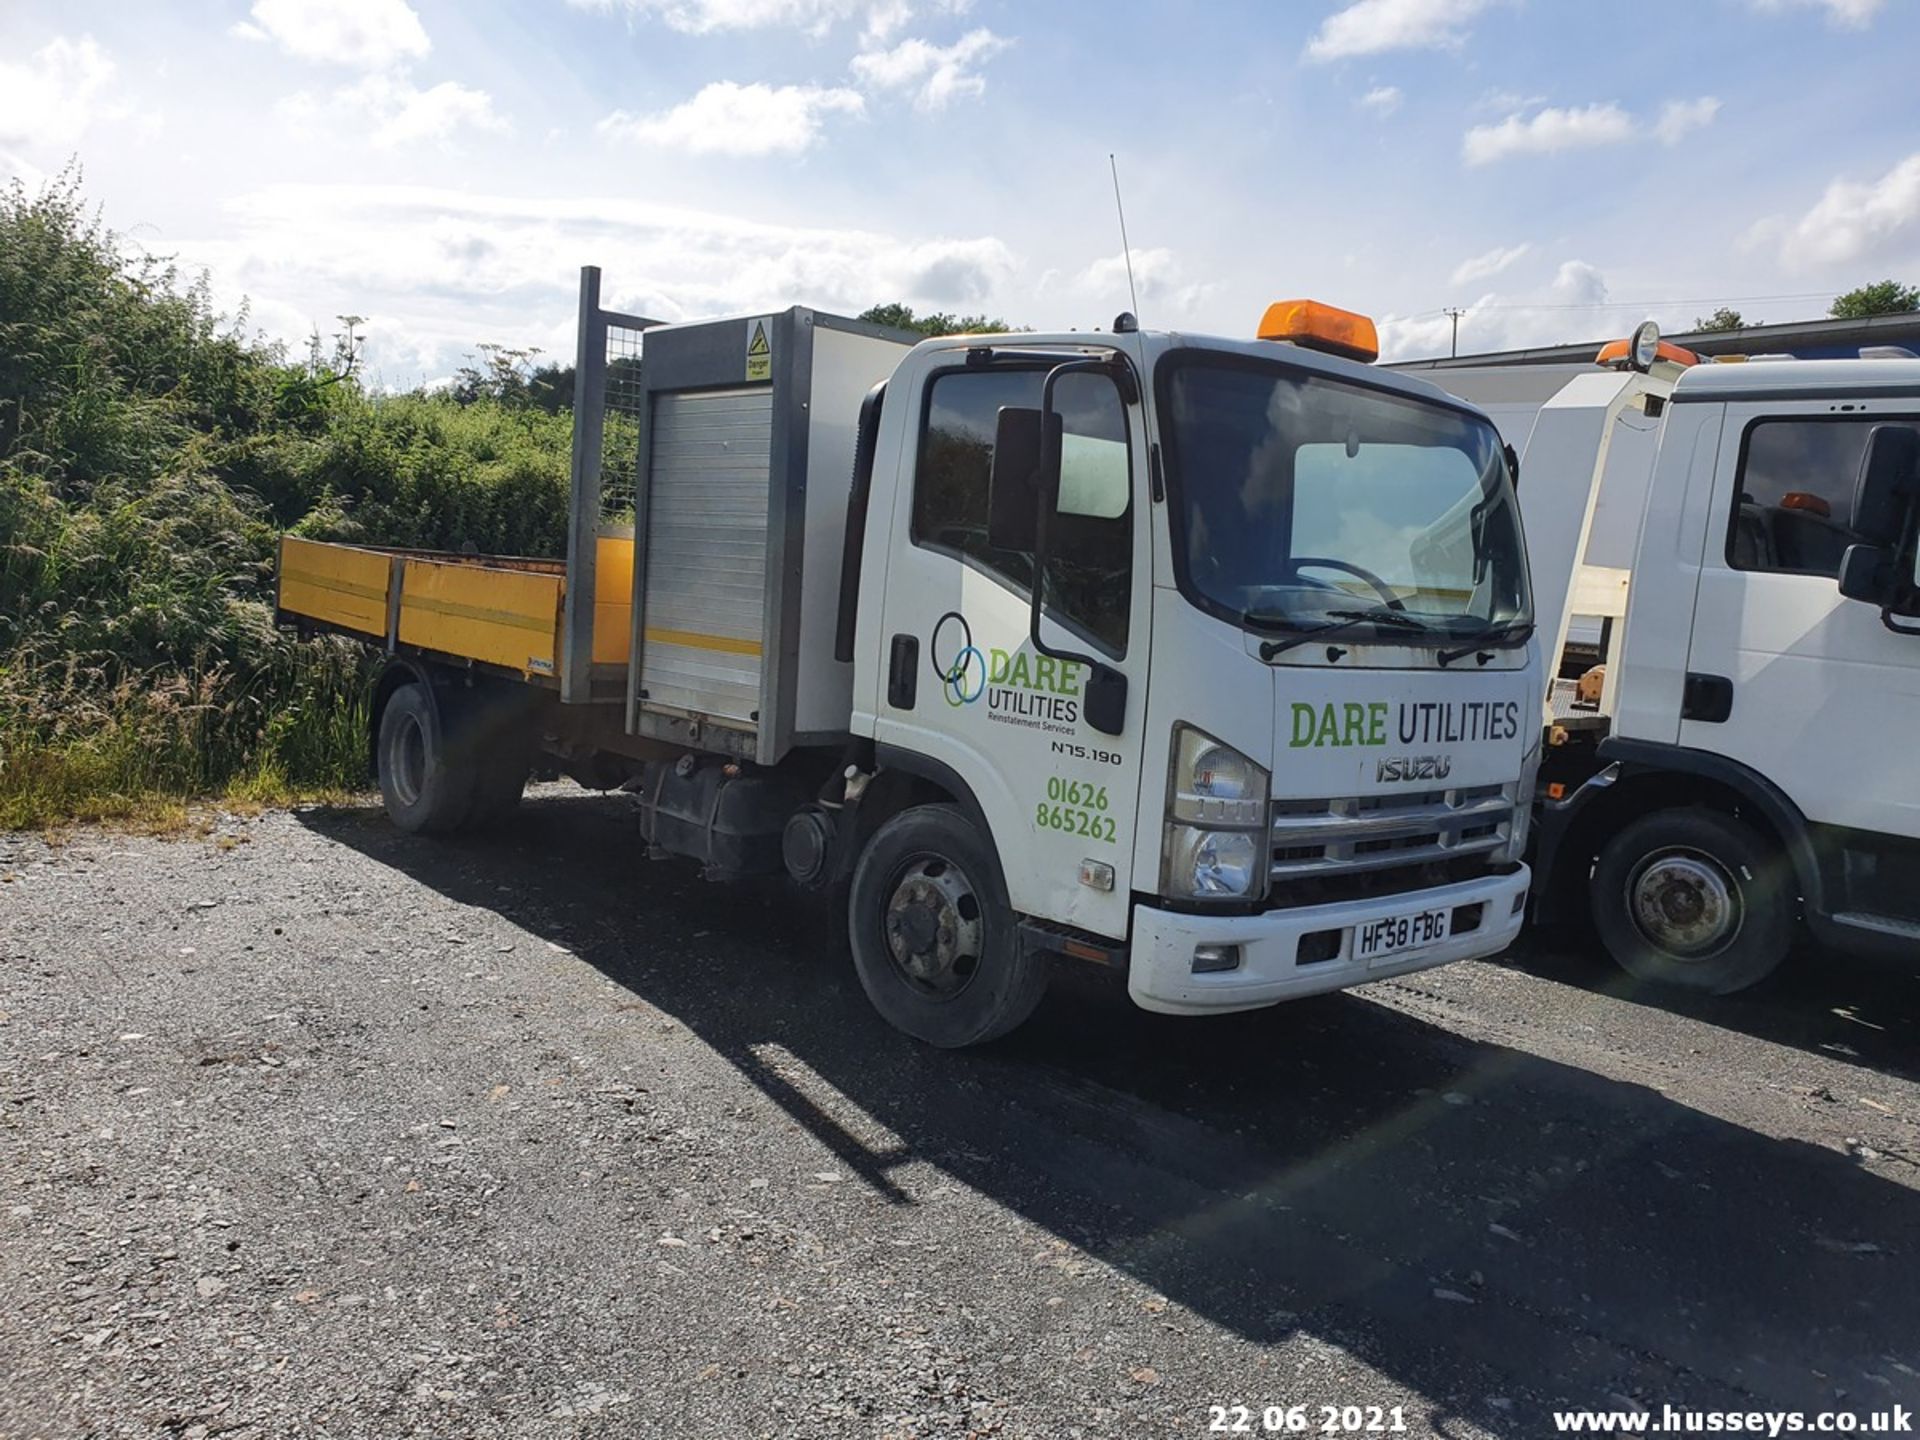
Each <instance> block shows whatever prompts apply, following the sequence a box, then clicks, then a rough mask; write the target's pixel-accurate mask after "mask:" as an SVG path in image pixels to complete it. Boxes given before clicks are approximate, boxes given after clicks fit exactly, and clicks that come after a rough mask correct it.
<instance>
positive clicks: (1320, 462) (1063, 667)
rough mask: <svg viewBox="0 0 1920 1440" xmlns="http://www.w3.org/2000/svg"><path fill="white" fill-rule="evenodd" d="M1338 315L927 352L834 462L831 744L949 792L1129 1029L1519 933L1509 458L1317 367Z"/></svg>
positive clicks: (1475, 432) (928, 348)
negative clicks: (868, 464) (853, 464)
mask: <svg viewBox="0 0 1920 1440" xmlns="http://www.w3.org/2000/svg"><path fill="white" fill-rule="evenodd" d="M1338 325H1339V320H1338V312H1332V314H1331V316H1330V315H1329V313H1328V312H1326V311H1325V310H1324V307H1306V306H1296V307H1292V308H1288V307H1280V306H1276V307H1274V308H1273V310H1272V311H1270V312H1269V315H1268V317H1267V320H1266V322H1264V323H1263V326H1262V331H1263V333H1264V334H1266V335H1269V336H1271V337H1273V338H1269V339H1252V340H1245V341H1233V340H1223V339H1220V338H1216V337H1207V338H1197V337H1186V336H1182V335H1178V334H1147V333H1142V332H1139V331H1137V330H1135V329H1133V328H1132V327H1131V325H1130V324H1129V323H1127V321H1126V319H1125V318H1124V317H1123V320H1122V322H1121V324H1120V325H1118V326H1116V328H1115V330H1114V331H1113V332H1111V333H1102V334H1091V335H1090V334H1087V333H1085V332H1078V333H1069V334H1061V335H1025V334H1022V335H1014V336H993V337H971V338H967V337H959V338H953V339H946V340H937V341H932V342H928V343H927V344H924V345H921V346H920V347H918V348H917V349H916V350H915V351H914V352H913V353H912V354H911V355H910V356H908V357H907V358H906V359H905V360H904V361H902V362H901V364H900V365H899V367H898V368H897V369H896V371H895V372H894V374H893V376H892V377H891V378H890V379H889V380H888V382H887V384H886V387H885V391H884V398H883V399H882V400H881V401H880V402H879V405H878V409H879V411H880V414H879V418H878V421H877V425H876V428H875V431H874V444H873V455H874V464H873V469H872V479H871V493H870V495H869V496H866V497H864V498H863V497H861V496H860V489H861V486H862V483H863V481H862V478H861V477H856V482H855V484H856V508H860V507H862V506H864V509H865V514H866V519H865V529H864V534H863V537H862V544H861V547H860V553H859V554H855V555H851V556H850V559H849V565H850V566H852V567H855V568H857V570H858V576H859V580H858V590H857V593H858V607H857V614H858V619H857V625H856V627H855V638H856V644H855V645H854V647H853V651H852V653H853V654H854V655H856V656H857V657H859V660H860V661H861V662H862V663H860V664H857V665H856V670H855V682H854V693H853V715H852V720H851V729H852V731H853V733H854V734H855V735H856V736H861V737H869V736H870V737H871V739H872V741H873V743H874V750H873V763H874V765H875V766H876V767H878V768H880V769H883V770H885V769H893V770H899V771H906V772H912V773H916V774H919V775H921V776H923V777H925V778H926V780H928V781H929V782H930V783H932V784H934V785H936V786H938V787H940V789H941V790H942V791H944V792H946V793H949V794H952V795H954V796H955V797H956V798H957V799H958V800H959V801H960V803H961V808H962V811H963V813H964V814H966V815H967V816H970V817H972V819H973V822H974V824H975V826H976V828H977V829H978V830H979V832H980V833H981V835H982V836H983V837H991V840H992V843H993V845H994V848H995V849H996V850H997V852H998V861H997V863H998V868H999V869H1000V870H1001V871H1002V873H1003V875H1004V884H1005V898H1006V902H1007V904H1008V905H1009V906H1010V908H1011V910H1012V911H1013V912H1014V913H1015V914H1017V915H1018V916H1021V917H1023V923H1027V925H1028V929H1029V933H1030V934H1033V935H1037V936H1039V937H1040V938H1041V939H1042V941H1043V942H1046V943H1055V944H1056V945H1057V946H1058V947H1061V948H1067V949H1068V953H1074V947H1075V946H1077V947H1078V948H1079V949H1080V950H1082V951H1089V952H1103V953H1105V954H1107V955H1110V956H1111V957H1112V958H1113V961H1114V963H1116V964H1120V965H1123V966H1124V968H1125V970H1126V975H1127V984H1128V989H1129V992H1130V993H1131V995H1132V997H1133V999H1134V1000H1135V1001H1136V1002H1137V1003H1138V1004H1140V1005H1142V1006H1144V1007H1146V1008H1149V1009H1154V1010H1161V1011H1169V1012H1176V1013H1201V1012H1209V1011H1224V1010H1233V1009H1245V1008H1251V1007H1255V1006H1261V1005H1269V1004H1273V1003H1275V1002H1278V1001H1281V1000H1284V999H1288V998H1291V997H1293V996H1297V995H1303V994H1309V993H1315V992H1319V991H1325V990H1330V989H1335V988H1339V987H1341V986H1345V985H1350V984H1355V983H1359V982H1360V981H1362V980H1366V979H1373V978H1378V977H1381V976H1385V975H1391V974H1397V973H1403V972H1405V971H1408V970H1414V969H1419V968H1423V967H1426V966H1430V965H1435V964H1441V963H1444V962H1446V961H1449V960H1455V959H1462V958H1470V957H1476V956H1484V955H1487V954H1491V953H1495V952H1497V951H1498V950H1500V949H1502V948H1503V947H1504V946H1506V945H1507V944H1508V943H1509V942H1510V941H1511V939H1512V938H1513V936H1514V934H1515V932H1516V930H1517V928H1518V927H1519V925H1520V923H1521V915H1522V909H1523V902H1524V898H1525V895H1526V891H1527V886H1528V872H1527V870H1526V868H1525V867H1524V865H1522V863H1521V861H1520V851H1521V848H1522V847H1523V846H1524V844H1525V838H1526V826H1527V811H1528V792H1529V788H1530V766H1531V765H1532V763H1533V761H1534V757H1535V756H1536V755H1537V745H1538V737H1539V727H1538V725H1537V724H1535V723H1533V706H1534V701H1533V697H1534V696H1535V695H1537V693H1538V690H1539V684H1540V679H1539V673H1538V661H1537V657H1536V652H1535V650H1534V648H1533V644H1532V640H1531V609H1530V592H1529V583H1528V577H1527V571H1526V561H1525V552H1524V545H1523V543H1522V541H1521V537H1520V531H1519V527H1518V524H1517V517H1516V515H1515V513H1514V507H1513V499H1512V491H1511V488H1510V476H1509V474H1508V470H1507V464H1506V460H1505V457H1504V455H1503V452H1502V447H1501V445H1500V443H1499V440H1498V437H1497V435H1496V433H1495V432H1494V430H1493V427H1492V426H1491V425H1490V424H1489V423H1488V422H1487V420H1486V419H1485V418H1484V417H1483V416H1481V415H1480V414H1478V413H1477V412H1475V411H1473V410H1472V409H1471V408H1469V407H1466V406H1463V405H1461V404H1459V403H1458V402H1456V401H1453V400H1451V399H1450V398H1449V397H1447V396H1445V395H1444V394H1442V393H1441V392H1439V391H1437V390H1436V389H1434V388H1433V387H1431V386H1429V385H1426V384H1424V383H1422V382H1419V381H1413V380H1407V379H1403V378H1401V377H1398V376H1394V375H1391V374H1389V373H1385V372H1382V371H1380V370H1377V369H1375V368H1373V367H1371V366H1370V365H1367V364H1364V363H1361V361H1360V360H1359V359H1356V358H1354V356H1353V354H1352V353H1349V354H1346V355H1342V354H1340V353H1329V351H1333V352H1338V351H1339V350H1341V349H1343V348H1344V349H1350V352H1351V351H1359V352H1361V353H1365V351H1366V350H1367V349H1368V348H1369V345H1368V342H1367V341H1365V340H1362V341H1361V342H1360V344H1359V345H1355V346H1349V344H1348V340H1347V335H1348V332H1346V331H1344V330H1341V329H1339V328H1338ZM1369 328H1370V327H1369ZM1036 554H1040V555H1041V556H1042V560H1041V561H1040V579H1039V582H1038V585H1037V587H1036V568H1035V567H1036V562H1035V558H1034V557H1035V555H1036ZM1036 589H1037V591H1038V593H1037V594H1036ZM868 660H872V661H875V662H877V663H872V664H866V663H865V662H867V661H868ZM863 868H864V862H863ZM903 873H904V875H905V877H906V878H905V879H903V880H901V881H896V882H890V883H891V885H892V887H893V890H905V891H908V892H914V893H924V892H925V890H926V889H927V887H926V886H924V885H919V884H918V879H917V875H916V872H914V871H913V869H912V867H911V866H909V867H908V869H907V870H906V871H905V872H903ZM880 888H882V889H887V888H888V887H887V886H881V887H880ZM890 893H891V891H890ZM853 898H854V915H853V919H854V924H855V933H854V944H855V949H856V955H858V953H859V947H860V945H861V943H862V937H861V932H860V929H859V927H860V925H861V924H862V923H867V924H869V925H870V926H872V927H873V929H872V931H871V932H870V934H869V937H868V943H869V944H870V945H872V946H873V947H874V948H875V949H878V948H879V944H880V943H882V942H891V940H892V934H891V931H887V930H885V926H886V925H888V924H891V921H892V913H893V912H892V910H891V909H888V908H887V907H888V906H889V905H891V904H892V903H893V902H892V901H891V900H883V899H882V898H881V897H879V896H877V895H874V896H869V895H865V894H863V893H862V887H861V885H860V883H859V880H858V878H857V877H856V881H855V885H854V897H853ZM876 907H878V908H879V909H880V910H881V911H882V912H883V914H884V916H885V920H884V922H879V923H876V922H875V921H874V920H873V918H872V917H871V916H870V915H868V916H864V917H863V910H866V911H871V910H874V909H875V908H876ZM955 907H958V908H955ZM935 908H936V910H937V912H938V913H937V915H936V916H935V917H934V918H935V921H936V922H937V923H933V924H931V925H930V926H929V925H923V926H922V927H921V928H922V929H928V928H931V929H933V930H937V931H939V932H940V933H945V931H946V930H949V929H951V930H962V929H964V920H965V913H966V912H965V907H964V906H960V903H959V901H958V900H957V899H953V900H948V899H946V898H942V900H941V903H940V904H939V905H937V906H936V907H935ZM882 932H884V933H882ZM871 988H872V987H871V986H870V990H871ZM876 998H878V997H876Z"/></svg>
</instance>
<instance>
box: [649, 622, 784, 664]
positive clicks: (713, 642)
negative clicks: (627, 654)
mask: <svg viewBox="0 0 1920 1440" xmlns="http://www.w3.org/2000/svg"><path fill="white" fill-rule="evenodd" d="M647 639H648V640H650V641H652V642H653V643H654V644H656V645H684V646H685V647H686V648H687V649H689V650H717V651H719V652H720V653H721V654H723V655H753V656H758V655H759V654H760V642H759V641H758V640H736V639H734V638H733V637H732V636H731V635H700V634H696V633H695V632H694V631H692V630H656V629H655V628H654V627H653V626H651V625H649V626H648V627H647Z"/></svg>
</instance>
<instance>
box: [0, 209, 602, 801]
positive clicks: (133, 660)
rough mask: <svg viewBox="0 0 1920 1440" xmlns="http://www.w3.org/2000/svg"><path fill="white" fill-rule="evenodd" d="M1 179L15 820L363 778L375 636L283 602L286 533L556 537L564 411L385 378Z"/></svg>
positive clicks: (85, 215)
mask: <svg viewBox="0 0 1920 1440" xmlns="http://www.w3.org/2000/svg"><path fill="white" fill-rule="evenodd" d="M351 359H352V357H351V352H350V351H349V352H347V353H346V354H345V356H344V361H345V363H343V364H337V365H336V366H335V367H333V368H330V369H325V370H322V369H321V368H319V367H317V366H307V365H295V364H290V363H289V362H288V360H287V358H286V356H285V355H284V353H282V351H281V350H280V349H279V347H277V346H272V345H268V344H266V343H264V342H263V341H261V340H260V339H259V338H258V337H249V336H248V335H246V333H245V319H244V316H243V317H241V319H240V320H239V321H238V322H236V323H234V324H231V325H229V324H226V323H225V322H224V321H223V320H222V318H221V317H220V316H219V315H217V314H216V313H215V311H214V309H213V306H212V302H211V298H210V292H209V288H208V286H207V284H206V282H205V281H204V280H201V281H199V282H197V283H183V282H182V280H181V278H180V276H179V275H178V274H177V273H176V271H175V270H174V269H173V268H172V267H171V266H170V265H168V264H167V263H165V262H164V261H160V260H155V259H152V258H150V257H145V256H129V255H128V254H127V253H126V252H125V251H124V250H123V249H122V247H121V245H120V244H119V242H118V241H117V239H116V238H115V237H114V236H113V235H112V234H111V233H110V232H108V231H107V230H105V229H104V228H103V227H102V226H101V224H100V223H99V220H98V219H97V217H95V216H93V215H91V214H90V213H89V212H88V210H87V208H86V206H85V204H84V203H83V201H82V199H81V196H80V189H79V181H78V176H77V174H75V173H72V172H69V173H68V174H66V175H63V176H62V177H61V178H60V179H59V180H58V181H56V182H54V183H53V184H51V185H50V186H48V187H47V188H46V189H45V190H43V191H42V192H40V193H39V194H36V195H29V194H28V193H27V192H26V190H25V189H24V187H22V186H21V185H19V184H18V183H17V182H16V183H15V184H14V186H13V187H12V188H11V189H10V190H9V191H7V192H5V193H4V194H0V827H17V826H22V825H40V824H46V823H52V822H56V821H58V820H61V819H63V818H69V817H73V818H95V817H100V816H105V815H112V814H125V813H130V812H133V811H135V810H138V809H140V808H142V807H143V806H147V805H150V804H151V803H152V802H154V801H155V800H156V799H169V798H171V799H182V798H188V797H193V796H201V795H210V794H219V793H224V792H228V791H232V790H234V789H236V788H238V789H241V790H246V791H251V792H254V793H260V794H270V795H282V794H285V793H298V792H301V791H312V790H325V789H339V788H351V787H357V786H359V785H360V784H362V783H363V781H364V778H365V777H364V773H363V772H364V766H365V754H366V742H365V719H366V715H365V711H366V704H367V698H368V690H369V684H370V680H371V676H372V667H373V665H374V663H375V659H374V657H372V656H371V655H370V654H369V653H368V652H367V651H365V650H364V649H363V648H362V647H360V646H357V645H353V644H350V643H347V642H343V641H336V640H309V641H299V640H296V639H295V638H293V637H292V636H291V635H288V634H286V633H284V632H281V631H277V630H276V629H275V628H274V625H273V610H272V606H273V598H272V597H273V561H274V553H275V544H276V538H277V536H278V534H279V532H280V531H282V530H285V529H291V530H295V531H297V532H299V533H302V534H307V535H311V536H314V537H315V538H321V539H349V540H356V541H360V542H362V543H367V544H383V545H405V546H415V547H421V548H431V549H448V550H458V549H462V548H464V547H466V546H469V545H470V546H472V547H474V548H475V549H479V550H483V551H489V552H496V553H508V554H555V553H559V549H560V547H561V546H562V545H563V543H564V537H565V533H566V505H567V456H568V453H569V448H570V445H571V439H572V430H571V417H570V416H569V415H568V414H565V413H560V414H552V413H548V412H547V411H545V410H543V409H541V408H538V407H537V406H534V405H533V404H532V403H531V402H529V403H527V404H524V405H509V404H508V403H505V402H503V401H501V400H499V399H496V398H488V397H479V398H472V397H469V403H464V404H462V403H456V401H455V399H454V398H452V397H450V396H444V395H426V394H414V395H401V396H376V395H370V394H367V393H366V392H364V391H363V390H362V389H361V388H360V386H359V385H358V383H357V382H356V380H355V379H354V376H353V374H352V366H351Z"/></svg>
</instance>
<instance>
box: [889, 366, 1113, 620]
mask: <svg viewBox="0 0 1920 1440" xmlns="http://www.w3.org/2000/svg"><path fill="white" fill-rule="evenodd" d="M1045 378H1046V371H1045V370H1043V369H1012V368H1008V367H1005V366H995V367H993V368H991V369H978V370H950V371H946V372H944V373H942V374H939V375H936V376H935V377H934V378H933V381H932V383H931V384H930V385H929V386H928V388H927V402H926V415H925V420H924V422H923V424H922V428H921V431H920V457H919V463H918V466H917V468H916V471H915V475H914V489H913V531H912V533H913V543H914V544H916V545H920V546H923V547H925V548H926V549H929V550H937V551H939V552H941V553H942V554H947V555H952V556H953V557H954V558H956V559H958V560H962V561H964V562H965V563H967V564H970V565H973V566H975V567H977V568H979V569H981V570H984V571H986V572H987V573H988V574H990V575H993V576H995V577H997V578H999V579H1001V580H1004V581H1005V582H1007V583H1008V584H1009V585H1010V586H1011V587H1013V588H1015V589H1018V590H1021V591H1024V590H1026V589H1027V588H1028V586H1029V585H1030V583H1031V581H1032V578H1033V556H1032V554H1031V553H1030V552H1028V551H1025V550H1002V549H999V548H997V547H995V546H993V545H990V544H988V543H987V500H988V495H987V492H988V484H989V479H990V476H991V473H992V470H993V438H994V431H995V427H996V426H997V424H998V423H999V418H1000V409H1001V407H1002V406H1004V405H1018V406H1029V407H1031V406H1037V405H1039V403H1040V385H1041V382H1042V381H1043V380H1044V379H1045ZM1053 394H1054V405H1055V408H1056V409H1057V410H1058V411H1059V412H1060V416H1061V419H1062V422H1063V428H1064V440H1063V443H1062V447H1061V449H1062V457H1061V484H1060V510H1061V513H1062V514H1067V515H1072V516H1073V517H1074V523H1073V524H1072V525H1058V526H1053V527H1050V532H1049V540H1048V546H1047V549H1048V560H1047V577H1046V593H1045V603H1046V609H1047V613H1048V614H1050V615H1052V616H1053V617H1054V618H1055V619H1056V620H1059V621H1061V622H1062V623H1063V624H1065V625H1067V626H1068V627H1069V628H1071V629H1073V630H1075V631H1078V632H1079V633H1080V634H1082V635H1083V636H1084V637H1085V638H1086V639H1087V640H1088V641H1090V642H1091V643H1093V644H1094V645H1096V646H1098V647H1099V648H1100V649H1102V650H1104V651H1106V652H1107V653H1108V654H1110V655H1113V656H1115V657H1119V656H1121V655H1124V654H1125V653H1126V648H1127V617H1128V614H1129V612H1130V610H1131V608H1132V594H1133V585H1132V580H1133V501H1132V470H1131V461H1130V459H1129V456H1130V454H1131V452H1130V451H1129V450H1128V448H1127V413H1126V407H1125V405H1123V404H1122V403H1121V400H1120V392H1119V390H1118V389H1117V388H1116V387H1115V385H1114V383H1113V381H1112V380H1110V379H1108V378H1107V377H1106V376H1104V375H1063V376H1062V377H1061V378H1060V382H1059V384H1057V385H1056V386H1055V387H1054V392H1053Z"/></svg>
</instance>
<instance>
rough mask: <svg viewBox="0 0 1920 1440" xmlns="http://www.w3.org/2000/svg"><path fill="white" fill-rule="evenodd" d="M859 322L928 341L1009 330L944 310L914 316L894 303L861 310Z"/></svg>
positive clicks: (977, 317) (978, 317)
mask: <svg viewBox="0 0 1920 1440" xmlns="http://www.w3.org/2000/svg"><path fill="white" fill-rule="evenodd" d="M859 318H860V319H862V320H865V321H866V322H867V323H868V324H870V325H886V326H890V327H891V328H893V329H895V330H912V331H914V332H915V333H917V334H920V335H923V336H925V337H926V338H928V339H929V340H930V339H932V338H933V337H934V336H936V335H1004V334H1006V333H1007V332H1009V331H1010V330H1012V329H1013V327H1012V326H1011V325H1009V324H1007V322H1006V321H1004V320H989V319H988V318H987V317H986V316H985V315H952V314H949V313H948V312H946V311H944V310H936V311H934V312H933V313H932V314H929V315H916V314H914V313H913V307H912V306H911V305H904V304H902V303H901V302H900V301H898V300H895V301H892V302H891V303H889V304H886V305H874V306H871V307H870V308H868V309H865V310H862V311H861V312H860V315H859Z"/></svg>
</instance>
